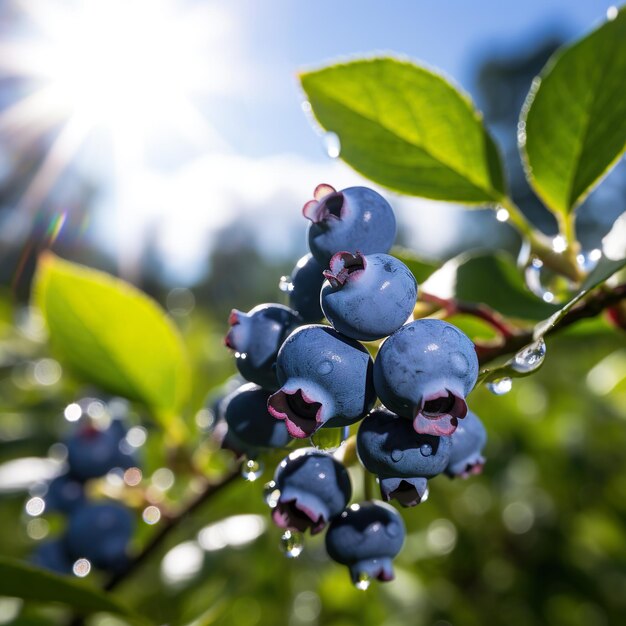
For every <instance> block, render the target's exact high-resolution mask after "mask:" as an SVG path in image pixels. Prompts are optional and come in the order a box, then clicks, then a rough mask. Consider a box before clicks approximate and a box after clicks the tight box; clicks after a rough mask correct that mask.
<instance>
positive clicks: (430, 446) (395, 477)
mask: <svg viewBox="0 0 626 626" xmlns="http://www.w3.org/2000/svg"><path fill="white" fill-rule="evenodd" d="M356 442H357V452H358V455H359V459H360V460H361V463H362V464H363V466H364V467H365V469H367V470H368V471H370V472H372V473H373V474H377V475H378V479H379V482H380V491H381V494H382V496H383V498H384V499H385V500H386V501H387V502H389V500H392V499H393V498H395V499H397V500H398V502H400V504H402V505H403V506H415V505H416V504H419V503H420V501H421V500H422V498H423V497H424V494H425V493H426V491H427V481H426V479H427V478H432V477H433V476H437V474H441V472H443V471H444V470H445V469H446V466H447V465H448V462H449V459H450V450H451V447H452V444H451V441H450V437H435V436H433V435H423V434H418V433H416V432H415V431H414V430H413V427H412V425H411V422H410V421H409V420H406V419H404V418H402V417H398V416H397V415H395V414H394V413H392V412H391V411H388V410H387V409H383V408H380V409H375V410H373V411H372V412H371V413H370V414H369V415H368V416H367V417H366V418H365V419H364V420H363V421H362V422H361V424H360V426H359V432H358V435H357V440H356Z"/></svg>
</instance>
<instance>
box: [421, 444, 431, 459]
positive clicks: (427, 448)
mask: <svg viewBox="0 0 626 626" xmlns="http://www.w3.org/2000/svg"><path fill="white" fill-rule="evenodd" d="M420 452H421V453H422V456H430V455H431V454H432V453H433V447H432V446H431V445H430V444H429V443H423V444H422V445H421V446H420Z"/></svg>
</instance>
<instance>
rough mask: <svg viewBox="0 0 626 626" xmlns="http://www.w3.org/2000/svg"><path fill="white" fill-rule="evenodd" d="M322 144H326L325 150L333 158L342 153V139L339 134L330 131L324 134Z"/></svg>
mask: <svg viewBox="0 0 626 626" xmlns="http://www.w3.org/2000/svg"><path fill="white" fill-rule="evenodd" d="M322 144H323V145H324V151H325V152H326V154H327V155H328V156H329V157H330V158H331V159H336V158H338V157H339V155H340V154H341V141H340V140H339V135H338V134H337V133H333V132H332V131H328V132H327V133H324V134H323V135H322Z"/></svg>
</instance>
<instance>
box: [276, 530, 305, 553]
mask: <svg viewBox="0 0 626 626" xmlns="http://www.w3.org/2000/svg"><path fill="white" fill-rule="evenodd" d="M280 549H281V550H282V551H283V554H284V555H285V556H286V557H287V558H288V559H297V558H298V557H299V556H300V555H301V554H302V550H304V538H303V537H302V533H299V532H296V531H293V530H286V531H285V532H284V533H283V534H282V536H281V538H280Z"/></svg>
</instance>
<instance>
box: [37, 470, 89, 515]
mask: <svg viewBox="0 0 626 626" xmlns="http://www.w3.org/2000/svg"><path fill="white" fill-rule="evenodd" d="M44 501H45V503H46V511H58V512H60V513H71V512H72V511H73V510H74V509H76V508H77V507H79V506H82V505H83V504H84V502H85V489H84V487H83V483H82V482H80V481H78V480H76V479H75V478H74V477H72V476H71V475H70V474H62V475H61V476H57V477H56V478H55V479H53V480H51V481H50V483H49V484H48V489H47V491H46V494H45V496H44Z"/></svg>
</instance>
